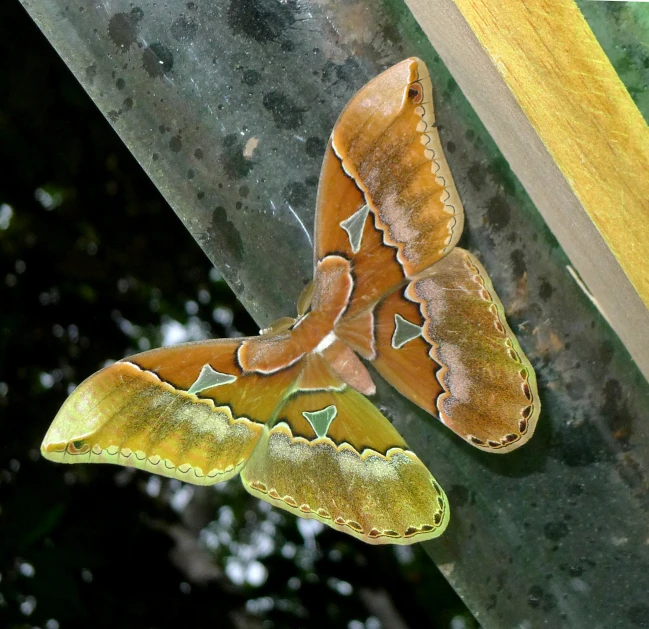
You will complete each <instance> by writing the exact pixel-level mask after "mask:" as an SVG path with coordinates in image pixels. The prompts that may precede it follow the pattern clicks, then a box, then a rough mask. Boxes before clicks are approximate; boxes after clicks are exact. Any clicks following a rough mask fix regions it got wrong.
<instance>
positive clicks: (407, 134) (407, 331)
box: [41, 58, 540, 544]
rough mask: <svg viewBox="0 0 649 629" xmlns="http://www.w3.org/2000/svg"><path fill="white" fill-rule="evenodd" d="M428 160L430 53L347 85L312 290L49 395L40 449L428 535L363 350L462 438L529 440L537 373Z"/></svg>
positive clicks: (411, 470)
mask: <svg viewBox="0 0 649 629" xmlns="http://www.w3.org/2000/svg"><path fill="white" fill-rule="evenodd" d="M463 216H464V210H463V208H462V203H461V201H460V199H459V196H458V193H457V190H456V188H455V184H454V183H453V178H452V176H451V172H450V170H449V167H448V164H447V162H446V160H445V158H444V153H443V151H442V146H441V143H440V138H439V135H438V132H437V129H436V126H435V116H434V113H433V102H432V85H431V81H430V77H429V74H428V71H427V69H426V66H425V65H424V63H423V62H422V61H420V60H419V59H416V58H410V59H407V60H405V61H403V62H401V63H399V64H397V65H396V66H393V67H392V68H390V69H388V70H387V71H385V72H384V73H383V74H381V75H379V76H378V77H376V78H375V79H373V80H372V81H370V83H368V84H367V85H366V86H365V87H363V88H362V89H361V90H360V91H359V92H358V93H357V94H356V95H355V96H354V97H353V98H352V99H351V101H350V102H349V103H348V104H347V106H346V107H345V109H344V110H343V112H342V113H341V115H340V117H339V118H338V121H337V122H336V124H335V126H334V128H333V132H332V134H331V138H330V140H329V143H328V146H327V148H326V153H325V156H324V162H323V165H322V171H321V175H320V183H319V190H318V197H317V207H316V219H315V270H314V281H313V283H312V285H311V288H310V289H308V290H306V291H305V292H304V293H303V295H302V296H301V298H300V300H299V302H298V316H297V318H294V319H293V318H286V319H282V320H280V321H279V322H277V323H276V324H275V325H273V326H271V328H269V329H268V330H265V331H262V333H261V334H260V336H259V337H250V338H242V339H241V338H240V339H220V340H210V341H204V342H198V343H188V344H183V345H178V346H175V347H168V348H162V349H156V350H152V351H148V352H144V353H141V354H137V355H134V356H130V357H128V358H125V359H123V360H120V361H119V362H116V363H114V364H111V365H110V366H108V367H105V368H104V369H102V370H101V371H99V372H98V373H96V374H94V375H93V376H91V377H90V378H88V379H87V380H86V381H85V382H83V383H82V384H81V385H79V387H77V389H76V390H75V391H74V392H73V393H72V395H71V396H70V397H69V398H68V399H67V401H66V402H65V403H64V405H63V407H62V408H61V410H60V411H59V413H58V414H57V416H56V418H55V419H54V422H53V423H52V425H51V427H50V429H49V430H48V432H47V434H46V436H45V439H44V441H43V444H42V448H41V451H42V453H43V456H45V457H46V458H48V459H50V460H52V461H57V462H60V463H115V464H118V465H126V466H131V467H136V468H140V469H143V470H146V471H148V472H153V473H155V474H161V475H163V476H169V477H173V478H178V479H180V480H183V481H186V482H189V483H195V484H198V485H210V484H213V483H219V482H221V481H225V480H227V479H229V478H232V477H233V476H236V475H237V474H239V475H240V476H241V479H242V481H243V484H244V486H245V488H246V489H247V490H248V491H249V492H250V493H251V494H252V495H254V496H257V497H258V498H261V499H262V500H266V501H268V502H270V503H271V504H273V505H275V506H277V507H280V508H282V509H286V510H287V511H290V512H291V513H294V514H295V515H298V516H301V517H304V518H315V519H317V520H320V521H321V522H323V523H325V524H327V525H329V526H331V527H333V528H335V529H337V530H339V531H343V532H345V533H348V534H350V535H353V536H354V537H356V538H358V539H361V540H363V541H365V542H369V543H371V544H386V543H392V544H410V543H413V542H418V541H422V540H427V539H431V538H434V537H437V536H438V535H440V534H441V533H442V532H443V531H444V529H445V527H446V526H447V524H448V521H449V504H448V500H447V498H446V495H445V494H444V491H443V490H442V488H441V487H440V485H439V484H438V483H437V482H436V481H435V479H434V478H433V476H432V475H431V474H430V472H429V470H428V469H427V467H426V466H425V465H424V464H423V463H422V462H421V460H420V459H419V458H418V457H417V455H416V454H414V452H412V451H411V450H410V449H409V448H408V446H407V445H406V443H405V441H404V439H403V438H402V437H401V435H400V434H399V433H398V432H397V430H396V429H395V428H394V427H393V426H392V424H391V423H390V422H389V421H388V420H387V419H386V418H385V417H384V416H383V415H382V414H381V413H380V412H379V411H378V409H377V408H376V407H375V406H374V405H373V404H372V403H371V402H370V401H369V400H368V399H367V397H366V396H371V395H372V394H373V393H374V392H375V385H374V382H373V381H372V377H371V375H370V372H369V371H368V369H367V368H366V366H365V365H364V363H363V361H362V360H361V359H364V360H366V361H368V362H369V364H371V365H372V366H373V367H374V368H375V369H376V371H377V372H378V373H379V374H380V375H381V376H382V377H383V378H385V379H386V380H387V381H388V382H389V383H390V384H391V385H392V386H393V387H394V388H396V389H397V390H398V391H399V392H400V393H402V394H403V395H404V396H406V397H407V398H408V399H410V400H411V401H412V402H414V403H415V404H418V405H419V406H420V407H421V408H423V409H424V410H426V411H428V413H430V414H431V415H434V416H436V417H438V418H439V419H440V420H441V421H442V422H443V423H444V424H445V425H446V426H448V427H449V428H450V429H451V430H453V431H454V432H455V433H456V434H457V435H459V436H460V437H462V438H463V439H465V440H466V441H468V442H469V443H470V444H472V445H473V446H476V447H477V448H480V449H481V450H484V451H486V452H495V453H503V452H508V451H510V450H512V449H514V448H517V447H519V446H520V445H522V444H523V443H525V442H526V441H527V440H528V439H529V438H530V436H531V435H532V433H533V432H534V427H535V424H536V421H537V417H538V415H539V410H540V404H539V399H538V393H537V386H536V376H535V374H534V370H533V368H532V366H531V365H530V362H529V361H528V359H527V358H526V357H525V354H524V353H523V351H522V349H521V347H520V345H519V343H518V341H517V339H516V337H515V336H514V334H513V333H512V331H511V329H510V327H509V325H508V324H507V321H506V319H505V313H504V310H503V306H502V304H501V302H500V300H499V298H498V296H497V295H496V293H495V291H494V287H493V285H492V283H491V281H490V279H489V277H488V275H487V273H486V271H485V270H484V268H483V267H482V265H481V264H480V262H479V261H478V260H477V258H476V257H475V256H474V255H472V254H471V253H469V252H468V251H466V250H464V249H461V248H459V247H456V246H455V245H456V243H457V241H458V239H459V237H460V234H461V232H462V226H463Z"/></svg>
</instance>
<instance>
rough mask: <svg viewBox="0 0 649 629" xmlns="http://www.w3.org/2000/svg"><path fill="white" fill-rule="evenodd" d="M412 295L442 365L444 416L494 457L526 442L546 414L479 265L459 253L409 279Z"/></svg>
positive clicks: (524, 359) (440, 400)
mask: <svg viewBox="0 0 649 629" xmlns="http://www.w3.org/2000/svg"><path fill="white" fill-rule="evenodd" d="M406 295H407V297H408V298H409V299H410V300H412V301H415V302H416V303H418V304H419V305H420V309H421V312H422V314H423V316H424V319H425V323H424V326H423V337H424V338H425V339H426V340H427V341H428V343H430V345H431V351H430V355H431V357H432V358H433V359H434V360H435V361H436V362H437V363H438V364H439V365H441V369H440V370H439V371H438V372H437V379H438V381H439V383H440V385H441V386H442V388H443V389H444V392H443V393H442V394H441V395H440V396H439V397H438V398H437V411H438V415H439V417H440V419H441V420H442V421H443V422H444V423H445V424H446V425H447V426H448V427H449V428H451V429H452V430H453V431H455V432H456V433H457V434H458V435H460V436H461V437H463V438H464V439H466V440H467V441H469V443H471V444H473V445H475V446H478V447H480V448H483V449H485V450H489V451H492V452H506V451H508V450H512V449H513V448H516V447H518V446H520V445H521V444H523V443H525V442H526V441H527V440H528V439H529V438H530V437H531V436H532V433H533V432H534V428H535V426H536V421H537V418H538V415H539V411H540V402H539V397H538V392H537V387H536V375H535V373H534V369H533V368H532V365H531V364H530V362H529V360H528V359H527V357H526V356H525V354H524V353H523V350H522V348H521V346H520V344H519V343H518V340H517V339H516V336H515V335H514V333H513V332H512V330H511V328H510V327H509V325H508V323H507V320H506V318H505V313H504V310H503V306H502V303H501V302H500V299H498V296H497V295H496V292H495V290H494V287H493V285H492V283H491V280H490V279H489V277H488V275H487V273H486V271H485V270H484V268H483V266H482V265H481V264H480V262H479V261H478V260H477V259H476V258H475V256H473V255H472V254H470V253H469V252H468V251H465V250H464V249H459V248H456V249H455V250H454V251H452V252H451V253H450V254H449V255H448V256H446V257H445V258H444V259H443V260H441V261H440V262H439V263H437V264H436V265H434V266H433V267H431V268H430V269H429V270H428V271H427V272H426V274H425V275H424V276H423V277H422V278H421V279H419V280H416V281H414V282H411V283H410V284H409V285H408V288H407V291H406ZM406 347H407V345H406Z"/></svg>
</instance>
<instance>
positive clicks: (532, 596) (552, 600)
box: [527, 585, 557, 611]
mask: <svg viewBox="0 0 649 629" xmlns="http://www.w3.org/2000/svg"><path fill="white" fill-rule="evenodd" d="M527 604H528V605H529V606H530V607H532V608H534V609H538V608H541V609H542V610H543V611H550V610H551V609H554V608H555V607H556V606H557V597H556V596H555V595H554V594H552V593H550V592H546V591H545V590H544V589H543V588H542V587H541V586H540V585H533V586H532V587H531V588H530V589H529V590H528V593H527Z"/></svg>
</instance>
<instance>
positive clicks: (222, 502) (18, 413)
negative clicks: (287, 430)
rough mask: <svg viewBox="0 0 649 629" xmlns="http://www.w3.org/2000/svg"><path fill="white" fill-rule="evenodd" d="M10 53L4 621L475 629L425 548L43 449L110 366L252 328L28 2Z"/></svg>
mask: <svg viewBox="0 0 649 629" xmlns="http://www.w3.org/2000/svg"><path fill="white" fill-rule="evenodd" d="M0 58H1V59H2V62H3V73H2V80H1V81H0V422H1V425H2V430H3V433H2V434H3V437H4V438H3V440H2V445H1V446H0V626H2V627H6V628H8V629H14V628H19V627H20V628H22V627H39V628H41V629H57V627H61V628H62V629H67V628H73V627H93V628H97V629H100V628H102V627H107V628H108V627H110V628H114V627H119V628H120V629H126V628H129V627H133V628H141V627H142V628H144V627H146V628H152V627H155V628H163V627H170V628H171V627H174V628H177V627H182V628H184V627H206V628H207V627H210V628H212V627H226V626H233V627H269V628H270V627H320V626H323V627H324V626H327V627H330V626H335V627H350V629H361V628H362V627H366V628H367V629H377V628H378V627H385V628H400V627H408V626H413V627H414V626H417V627H420V626H428V627H448V626H453V627H458V628H459V627H474V626H475V622H474V621H473V620H472V619H471V618H470V616H469V615H468V613H467V612H466V610H464V609H463V607H462V604H461V602H460V601H459V599H458V598H457V596H456V595H455V594H454V593H453V592H452V590H451V589H450V588H449V586H448V585H447V583H446V582H445V580H444V579H443V578H442V577H441V575H440V574H439V572H438V571H437V569H436V568H435V566H434V565H433V564H432V562H431V561H430V560H429V559H428V557H427V555H426V554H425V553H424V552H423V550H422V549H421V548H420V547H414V548H409V549H396V550H395V549H393V548H388V547H381V548H371V547H366V546H365V545H363V544H361V543H360V542H356V541H355V540H353V539H351V538H349V537H347V536H343V535H342V534H338V533H335V532H333V531H329V530H324V531H320V530H318V529H317V528H315V529H314V528H313V527H309V526H307V527H304V526H302V525H301V526H297V523H296V520H295V519H294V518H293V517H291V516H288V515H285V514H283V513H279V512H277V511H275V510H273V509H270V508H266V507H265V506H264V505H262V504H261V503H259V502H258V501H256V500H254V499H252V498H250V497H249V496H248V495H247V494H246V493H245V492H244V491H243V490H242V488H241V487H240V484H239V483H238V482H237V481H236V480H234V481H231V482H230V483H228V484H227V485H225V486H224V487H219V488H216V489H214V488H208V489H196V490H195V491H192V490H190V489H188V488H187V487H186V486H182V485H181V484H180V483H177V482H173V481H168V480H166V479H163V480H162V481H161V482H158V481H156V480H152V479H153V478H154V477H151V476H149V475H147V474H145V473H142V472H133V471H132V470H122V469H120V468H116V467H113V466H74V467H69V468H68V467H64V466H56V465H53V464H51V463H49V462H47V461H45V460H43V459H42V458H41V457H40V453H39V445H40V442H41V440H42V438H43V435H44V434H45V431H46V429H47V427H48V425H49V422H50V421H51V419H52V418H53V417H54V415H55V413H56V411H57V409H58V408H59V407H60V405H61V404H62V402H63V401H64V399H65V397H66V395H67V394H68V392H69V391H70V390H71V389H72V387H73V386H74V384H77V383H79V382H80V381H81V380H83V379H84V378H85V377H87V376H88V375H89V374H91V373H92V372H94V371H95V370H97V369H98V368H99V367H101V366H102V365H103V364H104V363H105V361H106V360H107V359H111V358H112V359H117V358H120V357H122V356H124V355H126V354H128V353H131V352H134V351H138V350H141V349H147V348H148V347H149V346H151V347H153V346H155V345H157V344H160V342H161V341H162V340H163V337H164V336H165V335H167V336H168V335H169V334H170V333H172V332H175V333H176V334H179V335H181V336H182V337H183V338H198V337H201V336H214V337H216V336H224V335H228V334H236V333H242V334H255V333H256V328H255V326H254V324H253V322H252V320H251V319H250V317H249V316H248V315H247V313H246V312H245V311H244V310H243V309H242V308H241V306H239V305H238V304H237V302H236V300H235V299H234V297H233V295H232V293H231V292H230V290H229V288H228V287H227V285H226V284H225V283H224V282H223V281H222V280H220V278H219V276H218V274H217V273H215V272H214V270H212V271H211V272H210V266H209V263H208V261H207V259H206V258H205V257H204V255H203V254H202V252H201V251H200V249H199V248H198V246H197V245H196V243H195V242H194V241H193V240H192V238H191V237H190V236H189V234H188V233H187V232H186V231H185V229H184V228H183V226H182V225H181V223H180V222H179V221H178V219H177V218H176V217H175V215H174V214H173V212H172V211H171V210H170V209H169V207H168V206H167V205H166V203H165V201H164V199H162V197H161V196H160V194H159V193H158V192H157V190H156V189H155V187H154V186H153V185H152V184H151V183H150V181H149V180H148V179H147V177H146V176H145V175H144V173H143V172H142V171H141V169H140V168H139V166H138V164H137V163H136V162H135V160H134V159H133V157H132V156H131V155H130V154H129V153H128V151H127V150H126V148H125V147H124V146H123V145H122V143H121V141H120V139H119V138H118V137H117V136H116V135H115V134H114V133H113V131H112V130H111V128H110V126H109V125H108V123H107V122H106V120H104V119H103V117H102V116H101V114H100V113H99V112H98V111H97V110H96V109H95V107H94V105H93V104H92V102H90V100H89V99H88V98H87V96H86V95H85V93H84V92H83V91H82V89H81V88H80V87H79V85H78V84H77V83H76V81H75V80H74V78H73V77H72V76H71V75H70V73H69V72H68V71H67V69H66V67H65V65H64V64H63V62H62V61H61V60H60V59H59V58H58V57H57V56H56V54H55V53H54V51H53V50H52V49H51V48H50V47H49V45H48V43H47V42H46V40H45V38H44V37H43V36H42V35H41V34H40V33H39V32H38V30H37V28H36V27H35V26H34V25H33V23H31V21H30V19H29V17H28V16H27V15H26V13H25V12H24V11H23V9H22V8H21V7H20V5H19V3H18V2H17V0H6V1H5V2H2V3H0Z"/></svg>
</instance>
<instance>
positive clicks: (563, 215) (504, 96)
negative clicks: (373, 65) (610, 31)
mask: <svg viewBox="0 0 649 629" xmlns="http://www.w3.org/2000/svg"><path fill="white" fill-rule="evenodd" d="M406 2H407V4H408V6H409V7H410V9H411V11H412V13H413V14H414V16H415V18H416V19H417V20H418V22H419V24H420V25H421V27H422V29H423V30H424V32H425V33H426V34H427V36H428V37H429V39H430V41H431V42H432V44H433V45H434V46H435V48H436V49H437V51H438V53H439V54H440V56H441V57H442V58H443V59H444V62H445V63H446V65H447V67H448V68H449V70H450V71H451V73H452V74H453V76H454V78H455V79H456V81H457V82H458V84H459V86H460V88H461V89H462V91H463V92H464V94H465V95H466V97H467V98H468V100H469V101H470V103H471V105H472V106H473V108H474V109H475V111H476V112H477V113H478V115H479V116H480V118H481V119H482V121H483V123H484V124H485V126H486V127H487V129H488V130H489V132H490V134H491V135H492V136H493V138H494V140H495V141H496V142H497V144H498V146H499V147H500V149H501V151H502V152H503V155H504V156H505V157H506V158H507V160H508V161H509V163H510V165H511V167H512V169H513V171H514V172H515V173H516V175H517V176H518V178H519V179H520V181H521V182H522V184H523V185H524V186H525V188H526V190H527V192H528V193H529V195H530V197H531V198H532V200H533V201H534V203H535V204H536V206H537V208H538V209H539V211H540V212H541V213H542V215H543V217H544V218H545V220H546V222H547V223H548V225H549V227H550V228H551V229H552V231H553V232H554V235H555V236H556V238H557V240H559V242H560V244H561V246H562V247H563V249H564V250H565V252H566V253H567V255H568V257H569V258H570V260H571V262H572V264H573V265H574V267H575V268H576V269H577V271H578V272H579V274H580V275H581V277H582V278H583V280H584V282H585V283H586V285H587V286H588V289H589V290H590V291H591V293H592V295H593V297H594V299H595V301H596V303H597V305H598V306H599V308H600V309H601V311H602V312H603V313H604V315H605V316H606V318H607V319H608V320H609V322H610V324H611V325H612V327H613V328H614V329H615V331H616V332H617V333H618V335H619V336H620V338H621V339H622V341H623V342H624V344H625V345H626V347H627V349H628V350H629V352H630V354H631V356H632V357H633V358H634V360H635V361H636V363H637V365H638V366H639V368H640V369H641V370H642V372H643V373H644V375H645V377H646V378H647V379H648V380H649V310H648V306H649V270H648V266H647V264H648V262H649V128H648V127H647V125H646V123H645V121H644V119H643V118H642V115H641V114H640V112H639V111H638V109H637V107H636V106H635V104H634V103H633V101H632V100H631V97H630V96H629V94H628V92H627V91H626V89H625V87H624V85H623V84H622V82H621V81H620V79H619V77H618V76H617V74H616V72H615V70H614V69H613V67H612V66H611V64H610V62H609V60H608V58H607V57H606V55H605V53H604V51H603V50H602V48H601V46H600V45H599V43H598V41H597V40H596V38H595V36H594V35H593V33H592V31H591V30H590V28H589V26H588V24H587V23H586V21H585V20H584V18H583V16H582V15H581V12H580V11H579V9H578V7H577V6H576V4H575V3H574V2H573V0H527V1H526V2H521V1H520V0H499V1H498V2H493V1H492V0H406Z"/></svg>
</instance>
